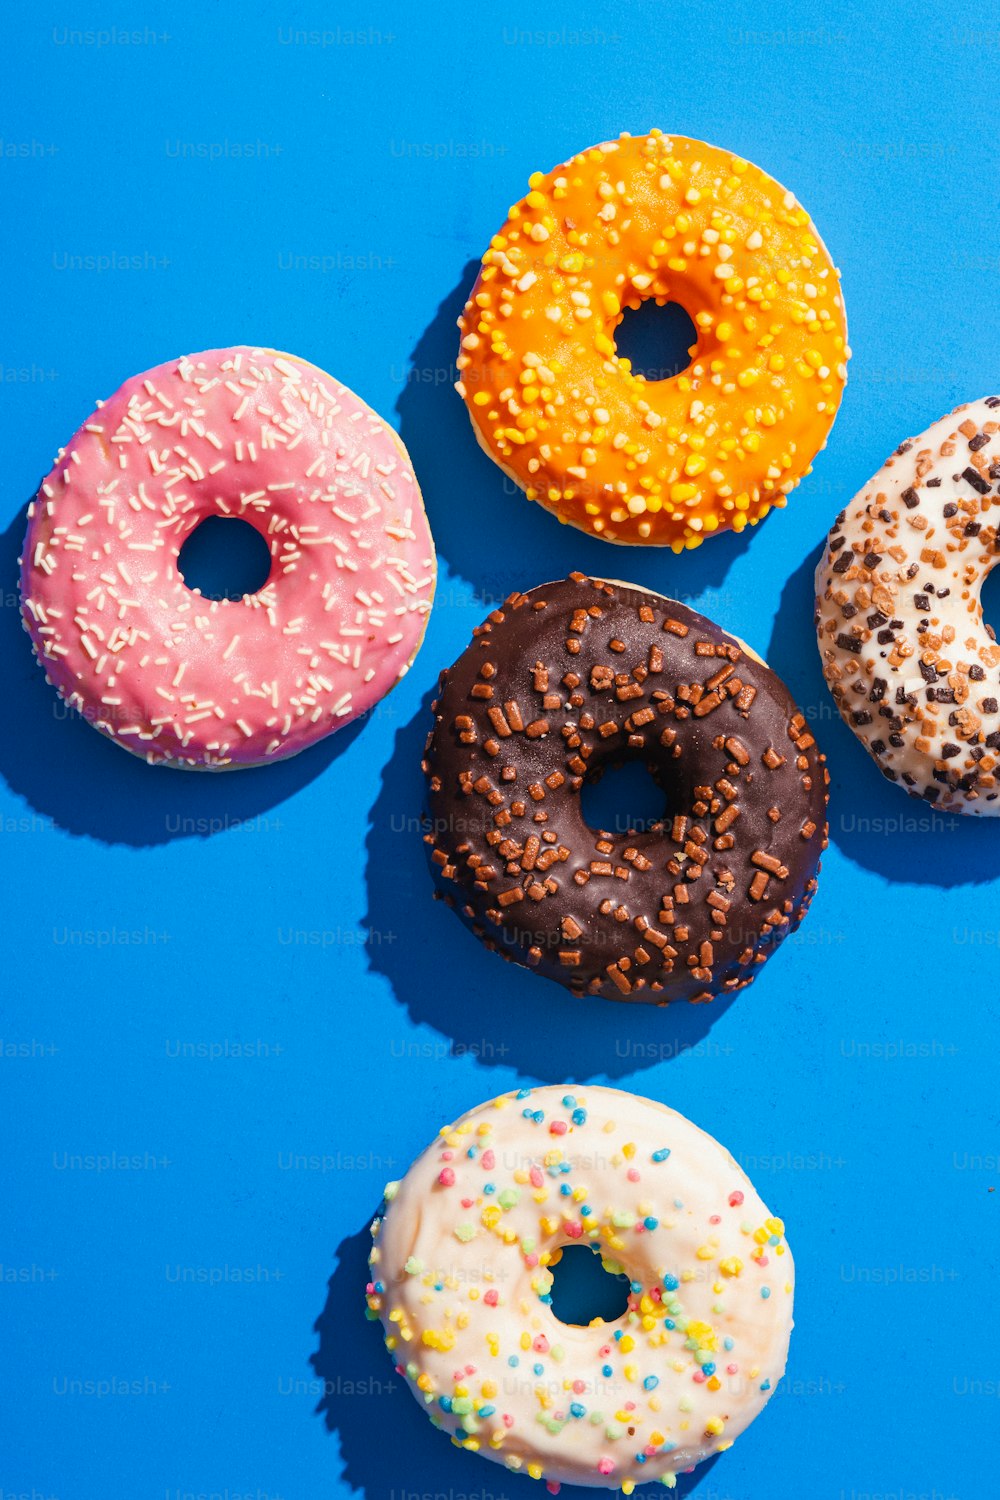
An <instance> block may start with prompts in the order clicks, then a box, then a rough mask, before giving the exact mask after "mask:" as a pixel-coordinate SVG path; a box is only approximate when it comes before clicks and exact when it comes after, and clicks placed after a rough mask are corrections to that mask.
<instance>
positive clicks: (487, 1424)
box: [367, 1086, 795, 1494]
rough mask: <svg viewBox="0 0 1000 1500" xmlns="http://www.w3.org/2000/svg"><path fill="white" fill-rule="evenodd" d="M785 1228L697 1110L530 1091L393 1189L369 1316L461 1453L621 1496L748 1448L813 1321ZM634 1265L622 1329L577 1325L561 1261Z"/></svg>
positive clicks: (377, 1236) (435, 1152) (474, 1116)
mask: <svg viewBox="0 0 1000 1500" xmlns="http://www.w3.org/2000/svg"><path fill="white" fill-rule="evenodd" d="M784 1233H785V1226H784V1224H783V1223H782V1221H781V1220H780V1219H776V1218H774V1217H772V1215H771V1213H770V1210H769V1209H767V1208H765V1206H764V1204H763V1203H762V1202H761V1200H760V1198H759V1197H758V1196H757V1193H756V1192H755V1191H754V1188H753V1185H752V1184H751V1182H750V1181H749V1179H748V1178H747V1176H746V1174H745V1173H744V1172H743V1171H742V1169H741V1168H740V1167H739V1166H737V1164H736V1162H735V1161H734V1160H733V1158H732V1157H731V1156H730V1155H729V1153H728V1152H727V1151H726V1150H725V1149H724V1148H723V1147H722V1146H720V1145H719V1143H718V1141H716V1140H713V1138H712V1137H711V1136H710V1135H706V1134H705V1132H704V1131H703V1130H699V1129H698V1127H697V1126H696V1125H693V1124H692V1123H691V1122H690V1120H686V1119H685V1118H684V1116H683V1115H679V1114H677V1113H675V1111H674V1110H672V1109H667V1108H666V1107H665V1106H664V1105H662V1104H657V1103H654V1102H653V1101H652V1100H649V1099H641V1098H638V1097H637V1096H636V1095H634V1094H626V1093H622V1092H620V1091H619V1090H618V1089H608V1088H596V1087H594V1088H591V1087H588V1088H586V1089H578V1088H573V1089H572V1092H570V1093H567V1092H566V1088H565V1086H560V1087H554V1088H552V1087H550V1088H538V1089H527V1088H525V1089H520V1090H518V1092H516V1093H511V1094H503V1095H501V1096H500V1097H499V1098H497V1099H494V1100H492V1101H491V1102H490V1103H487V1104H482V1105H480V1106H479V1108H478V1109H474V1110H471V1111H470V1112H469V1113H468V1114H466V1115H463V1116H462V1118H461V1119H460V1120H459V1121H458V1122H457V1123H456V1124H454V1125H450V1126H445V1128H444V1129H443V1130H441V1131H440V1133H439V1136H438V1139H437V1140H436V1141H435V1142H434V1143H433V1144H432V1145H430V1146H428V1148H427V1150H426V1151H425V1152H424V1153H423V1155H422V1156H420V1157H419V1158H418V1159H417V1161H416V1162H415V1163H414V1165H413V1166H412V1167H411V1168H410V1170H409V1171H408V1172H407V1174H406V1176H405V1177H404V1178H403V1179H402V1181H401V1182H397V1183H390V1184H389V1186H388V1187H387V1188H386V1202H385V1204H384V1206H383V1209H382V1211H381V1213H380V1215H379V1217H377V1218H376V1219H375V1222H374V1224H373V1225H372V1236H373V1240H374V1244H373V1247H372V1252H371V1262H370V1268H371V1278H372V1279H371V1281H370V1282H369V1284H368V1293H367V1295H368V1314H369V1317H370V1318H372V1319H375V1318H377V1319H379V1320H380V1321H381V1323H382V1327H383V1329H384V1332H385V1342H386V1347H387V1348H388V1349H389V1351H390V1353H391V1356H392V1359H393V1362H394V1364H395V1365H396V1368H397V1370H398V1372H399V1374H400V1375H401V1376H402V1377H404V1378H405V1380H406V1382H407V1384H408V1385H409V1387H410V1390H411V1391H412V1392H413V1394H414V1395H415V1396H416V1398H417V1400H418V1401H419V1402H420V1403H421V1405H422V1406H424V1407H425V1408H426V1410H427V1412H428V1414H429V1416H430V1418H431V1420H432V1422H433V1423H434V1424H435V1426H437V1427H440V1428H442V1429H443V1430H444V1431H445V1432H447V1433H449V1434H450V1435H451V1437H452V1441H453V1442H454V1443H456V1444H457V1445H458V1446H459V1447H462V1448H467V1449H469V1450H470V1451H471V1452H474V1453H480V1454H482V1455H483V1457H484V1458H489V1459H491V1460H493V1462H494V1463H502V1464H505V1465H506V1467H507V1468H508V1469H511V1470H518V1471H524V1472H527V1473H528V1474H529V1475H530V1476H531V1477H532V1478H534V1479H542V1478H544V1479H547V1480H548V1481H549V1484H550V1487H551V1486H553V1485H557V1484H559V1483H560V1482H565V1483H570V1484H582V1485H591V1486H603V1487H605V1488H609V1489H621V1490H623V1491H624V1492H625V1493H626V1494H630V1493H631V1491H632V1489H633V1488H634V1487H635V1485H636V1484H641V1483H643V1482H645V1481H651V1480H655V1479H659V1480H661V1481H662V1482H663V1483H665V1484H667V1485H672V1484H673V1483H674V1477H675V1475H676V1474H677V1473H679V1472H681V1471H683V1470H687V1469H690V1468H691V1467H692V1465H694V1464H696V1463H699V1462H701V1460H702V1459H705V1458H708V1457H710V1456H711V1455H712V1454H716V1453H721V1452H722V1451H723V1450H724V1449H726V1448H729V1447H731V1446H732V1444H733V1442H734V1440H735V1439H736V1438H737V1437H739V1435H740V1433H741V1432H744V1431H745V1430H746V1428H747V1427H748V1426H749V1425H750V1423H751V1422H752V1421H753V1419H754V1417H756V1416H757V1415H758V1414H759V1412H760V1411H761V1410H762V1408H763V1407H764V1406H765V1404H766V1403H767V1401H768V1399H769V1398H770V1396H771V1394H772V1393H773V1391H774V1390H775V1388H776V1386H777V1384H778V1382H779V1380H780V1379H781V1377H782V1374H783V1373H784V1369H785V1360H786V1357H787V1353H788V1340H789V1335H790V1333H791V1329H792V1298H793V1283H794V1274H795V1273H794V1267H793V1264H792V1256H791V1253H790V1251H789V1249H788V1246H787V1245H786V1243H785V1238H784ZM567 1245H589V1247H590V1248H591V1249H592V1250H594V1251H595V1252H596V1253H598V1254H599V1255H600V1256H601V1258H602V1260H603V1263H604V1266H605V1269H606V1270H608V1271H609V1272H612V1273H618V1272H624V1274H625V1276H627V1277H628V1280H629V1282H630V1283H631V1287H630V1290H629V1293H628V1307H627V1310H626V1311H625V1312H624V1313H623V1314H622V1316H621V1317H620V1318H618V1319H617V1320H616V1321H614V1322H603V1321H602V1320H601V1319H600V1318H597V1319H595V1320H594V1321H592V1322H591V1323H590V1324H589V1326H587V1327H583V1326H581V1325H579V1324H567V1323H563V1322H560V1321H559V1320H558V1319H557V1317H556V1316H555V1314H554V1312H553V1311H552V1305H551V1304H552V1297H551V1291H552V1285H553V1279H554V1278H553V1271H552V1267H553V1266H556V1265H557V1264H558V1261H559V1259H560V1257H561V1256H562V1253H563V1250H564V1248H565V1247H566V1246H567Z"/></svg>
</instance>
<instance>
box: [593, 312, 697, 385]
mask: <svg viewBox="0 0 1000 1500" xmlns="http://www.w3.org/2000/svg"><path fill="white" fill-rule="evenodd" d="M614 340H615V353H616V355H617V357H618V360H619V361H620V362H622V363H625V362H626V361H627V362H628V365H629V367H630V368H631V371H632V374H633V375H641V376H642V377H643V379H645V380H648V381H650V382H653V381H658V380H672V379H673V378H674V376H675V375H679V374H680V373H681V372H682V371H683V370H686V369H687V368H688V367H689V365H690V364H691V362H692V360H693V358H694V354H695V350H696V348H697V345H698V330H697V329H696V328H695V326H694V323H693V322H692V320H691V317H690V315H689V313H688V311H687V309H686V308H685V307H682V306H681V304H680V303H679V302H661V301H658V300H656V299H655V298H653V297H645V298H643V300H642V301H641V302H640V304H639V306H638V307H625V308H624V309H623V310H622V319H621V322H620V323H619V324H618V327H617V328H616V329H615V333H614Z"/></svg>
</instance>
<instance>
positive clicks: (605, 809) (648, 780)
mask: <svg viewBox="0 0 1000 1500" xmlns="http://www.w3.org/2000/svg"><path fill="white" fill-rule="evenodd" d="M580 811H581V813H582V815H583V820H584V822H585V823H586V824H587V826H588V827H589V828H592V829H593V830H594V832H595V833H607V834H611V835H612V836H613V837H615V838H623V837H629V836H632V835H640V834H644V833H651V832H656V831H657V830H659V829H660V828H661V827H662V825H663V822H664V819H665V818H668V817H669V816H670V815H671V811H672V810H671V809H670V808H669V807H668V797H667V792H666V791H665V789H664V787H663V786H662V785H661V783H660V781H659V780H658V778H657V775H656V773H655V770H654V768H653V767H652V766H650V765H649V763H648V762H647V761H645V760H639V759H631V758H622V757H618V758H616V759H612V760H609V761H605V762H604V763H603V764H602V765H599V766H595V767H591V768H590V769H589V770H588V774H587V779H586V781H585V782H584V784H583V786H582V787H581V788H580Z"/></svg>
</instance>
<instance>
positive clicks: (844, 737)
mask: <svg viewBox="0 0 1000 1500" xmlns="http://www.w3.org/2000/svg"><path fill="white" fill-rule="evenodd" d="M824 545H825V538H824V541H823V542H822V543H820V544H819V545H818V546H816V547H814V548H813V549H812V551H811V552H809V554H808V555H807V556H806V557H805V558H804V559H803V560H802V562H801V563H800V564H799V566H798V567H797V568H796V570H795V572H794V573H792V575H791V576H790V578H789V579H788V581H787V583H786V584H785V586H784V588H783V590H782V593H781V602H780V604H779V606H778V612H777V615H776V617H775V622H774V630H773V633H772V636H771V642H770V645H769V647H768V658H767V659H768V661H769V662H770V664H771V666H772V667H773V668H774V670H775V671H776V672H777V673H778V674H779V676H781V677H783V678H784V680H785V682H786V683H787V684H788V686H789V688H790V689H791V691H792V694H793V696H794V697H795V699H796V700H797V702H798V704H799V707H800V709H801V710H802V713H803V714H804V715H805V718H806V720H807V722H808V724H809V728H810V729H811V730H812V732H813V733H814V734H815V736H816V738H817V740H818V741H819V744H820V748H821V749H822V750H824V751H825V752H826V756H827V764H828V767H829V771H830V809H829V816H830V842H831V843H834V844H836V845H837V847H838V848H839V849H840V850H841V852H842V853H843V854H845V855H846V856H847V858H848V859H850V860H853V861H854V863H855V864H858V865H863V866H864V867H865V868H866V869H869V870H873V871H875V872H876V873H878V874H880V875H884V876H885V877H886V878H887V879H888V880H894V881H899V882H901V883H903V884H910V885H936V886H941V887H947V886H957V885H973V884H979V883H982V882H985V881H989V880H992V879H993V878H994V876H995V875H996V874H997V872H998V871H1000V841H998V839H997V831H996V826H995V825H996V820H995V819H993V818H981V817H975V816H969V815H965V814H961V813H948V812H942V811H938V810H936V809H935V808H934V807H932V806H931V804H930V803H929V802H923V801H921V800H920V799H918V798H916V797H910V796H908V795H907V793H906V792H904V791H903V790H902V788H900V787H899V786H895V785H893V783H892V782H890V781H887V780H886V778H885V777H884V776H882V774H881V772H880V771H879V770H878V767H877V766H876V764H875V761H874V760H873V759H872V757H871V756H870V755H869V754H868V752H867V751H866V750H865V749H864V747H863V746H862V744H861V742H860V741H859V740H858V739H857V737H856V736H855V735H854V734H852V733H851V731H850V729H848V727H847V725H846V724H845V723H844V722H843V720H842V719H841V717H840V713H839V712H838V710H837V706H836V704H835V703H834V701H833V695H832V694H831V692H830V690H829V688H828V687H827V685H826V682H825V680H824V678H823V669H822V666H821V664H820V655H819V648H818V646H817V643H816V632H815V629H814V626H813V609H814V605H815V597H816V596H815V586H814V577H815V572H816V565H817V563H818V562H819V559H820V556H821V553H822V549H823V546H824ZM822 884H823V877H822V874H821V875H820V887H821V889H822ZM806 920H807V921H808V918H806Z"/></svg>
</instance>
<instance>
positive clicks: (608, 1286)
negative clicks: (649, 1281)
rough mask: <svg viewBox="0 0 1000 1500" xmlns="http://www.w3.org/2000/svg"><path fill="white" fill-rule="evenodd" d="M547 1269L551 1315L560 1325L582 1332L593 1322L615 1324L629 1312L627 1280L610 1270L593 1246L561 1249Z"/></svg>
mask: <svg viewBox="0 0 1000 1500" xmlns="http://www.w3.org/2000/svg"><path fill="white" fill-rule="evenodd" d="M557 1257H558V1258H557ZM549 1269H550V1270H551V1272H552V1286H551V1287H550V1289H549V1297H550V1299H551V1305H552V1312H553V1315H554V1316H555V1317H556V1318H558V1319H559V1322H560V1323H568V1324H571V1325H576V1326H577V1327H582V1328H586V1327H589V1325H590V1324H591V1323H593V1322H594V1321H595V1320H596V1319H600V1320H601V1321H602V1322H604V1323H616V1322H617V1321H618V1319H619V1318H621V1317H623V1316H624V1315H625V1313H626V1311H627V1310H628V1298H629V1291H630V1286H629V1280H628V1277H627V1276H625V1275H622V1274H621V1273H620V1272H618V1273H616V1272H615V1271H613V1270H610V1269H609V1268H608V1266H607V1265H605V1263H604V1261H603V1260H602V1259H601V1254H600V1251H599V1250H595V1249H594V1248H593V1247H592V1246H590V1245H573V1244H569V1245H564V1246H563V1247H562V1249H561V1250H559V1251H557V1252H556V1254H555V1255H554V1256H553V1259H552V1261H551V1262H550V1265H549Z"/></svg>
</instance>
